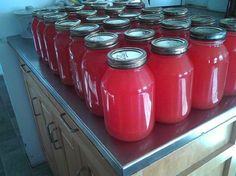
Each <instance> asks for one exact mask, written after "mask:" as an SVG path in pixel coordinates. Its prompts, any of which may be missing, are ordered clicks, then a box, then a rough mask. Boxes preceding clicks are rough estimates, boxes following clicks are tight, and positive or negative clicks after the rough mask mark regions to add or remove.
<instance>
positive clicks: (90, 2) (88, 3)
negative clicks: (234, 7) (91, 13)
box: [82, 0, 97, 10]
mask: <svg viewBox="0 0 236 176" xmlns="http://www.w3.org/2000/svg"><path fill="white" fill-rule="evenodd" d="M96 1H97V0H86V1H83V2H82V4H83V5H84V8H83V9H84V10H92V5H93V3H95V2H96Z"/></svg>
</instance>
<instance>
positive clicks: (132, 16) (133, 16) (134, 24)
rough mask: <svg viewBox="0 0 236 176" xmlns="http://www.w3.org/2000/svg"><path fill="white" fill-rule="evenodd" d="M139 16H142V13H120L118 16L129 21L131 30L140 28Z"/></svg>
mask: <svg viewBox="0 0 236 176" xmlns="http://www.w3.org/2000/svg"><path fill="white" fill-rule="evenodd" d="M139 15H140V12H123V13H120V14H119V15H118V16H119V18H124V19H129V20H130V27H131V28H138V27H139V21H138V17H139Z"/></svg>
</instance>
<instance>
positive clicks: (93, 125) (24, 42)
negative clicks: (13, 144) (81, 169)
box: [8, 36, 236, 175]
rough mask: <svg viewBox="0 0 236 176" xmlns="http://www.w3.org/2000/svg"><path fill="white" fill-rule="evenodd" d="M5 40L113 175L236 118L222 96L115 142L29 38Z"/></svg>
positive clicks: (234, 100)
mask: <svg viewBox="0 0 236 176" xmlns="http://www.w3.org/2000/svg"><path fill="white" fill-rule="evenodd" d="M8 43H9V45H10V46H11V47H12V48H13V49H14V50H15V51H16V53H17V54H18V55H19V57H20V58H22V59H23V60H24V62H25V63H26V64H27V66H28V67H29V68H30V69H31V71H32V72H33V74H34V75H35V76H36V77H37V78H38V79H39V81H40V82H41V83H42V84H43V85H44V86H45V87H46V89H47V90H48V91H49V92H50V93H51V95H52V96H53V97H54V98H55V99H56V100H57V101H58V103H59V104H60V105H61V106H62V107H63V108H64V110H65V112H66V113H67V114H69V115H70V116H71V117H72V118H73V120H74V121H75V123H76V124H77V125H78V126H79V127H80V128H81V130H82V131H83V132H84V134H85V135H86V136H87V137H88V138H89V139H90V141H91V142H92V143H93V144H94V145H95V146H96V147H97V149H98V150H99V151H100V152H101V154H102V155H103V156H104V158H106V160H107V161H108V162H109V163H110V164H111V166H112V167H113V168H114V170H115V171H116V173H117V175H130V174H133V173H135V172H137V171H139V170H141V169H143V168H144V167H146V166H148V165H150V164H151V163H153V162H155V161H157V160H159V159H161V158H163V157H164V156H166V155H168V154H169V153H171V152H172V151H174V150H176V149H178V148H180V147H182V146H183V145H185V144H187V143H189V142H190V141H192V140H194V139H196V138H198V137H200V136H201V135H203V134H204V133H206V132H208V131H210V130H212V129H213V128H215V127H217V126H219V125H221V124H223V123H226V124H228V123H231V122H232V121H235V120H236V117H234V116H235V115H236V97H224V99H223V100H222V101H221V103H220V104H219V105H218V106H217V107H215V108H214V109H211V110H205V111H201V110H194V109H193V110H192V111H191V113H190V115H189V117H188V118H187V119H186V120H184V121H182V122H180V123H178V124H174V125H165V124H156V125H155V128H154V130H153V131H152V133H151V134H150V135H149V136H148V137H147V138H145V139H144V140H141V141H139V142H132V143H128V142H122V141H118V140H116V139H114V138H112V137H110V136H109V135H108V133H107V132H106V130H105V126H104V121H103V118H101V117H96V116H94V115H93V114H91V112H90V111H89V110H88V108H87V107H86V105H85V103H84V102H83V101H81V100H80V99H79V97H78V96H77V95H76V93H75V90H74V89H73V87H67V86H64V85H63V84H62V83H61V81H60V79H59V77H58V76H56V75H54V74H52V73H51V71H50V70H49V68H48V66H47V65H44V64H42V62H40V60H39V58H38V56H37V54H36V52H35V49H34V46H33V41H32V39H23V38H21V37H20V36H12V37H8Z"/></svg>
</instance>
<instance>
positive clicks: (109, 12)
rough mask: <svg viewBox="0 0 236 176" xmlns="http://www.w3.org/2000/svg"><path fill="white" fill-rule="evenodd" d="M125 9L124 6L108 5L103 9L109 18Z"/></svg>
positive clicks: (114, 16)
mask: <svg viewBox="0 0 236 176" xmlns="http://www.w3.org/2000/svg"><path fill="white" fill-rule="evenodd" d="M124 10H125V6H121V5H119V6H108V7H106V9H105V13H106V14H107V15H109V16H110V17H111V18H117V17H118V15H119V14H120V13H122V12H123V11H124Z"/></svg>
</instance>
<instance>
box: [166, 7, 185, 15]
mask: <svg viewBox="0 0 236 176" xmlns="http://www.w3.org/2000/svg"><path fill="white" fill-rule="evenodd" d="M163 13H164V15H167V16H185V15H186V14H187V13H188V9H187V8H184V7H169V8H165V9H163Z"/></svg>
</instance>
